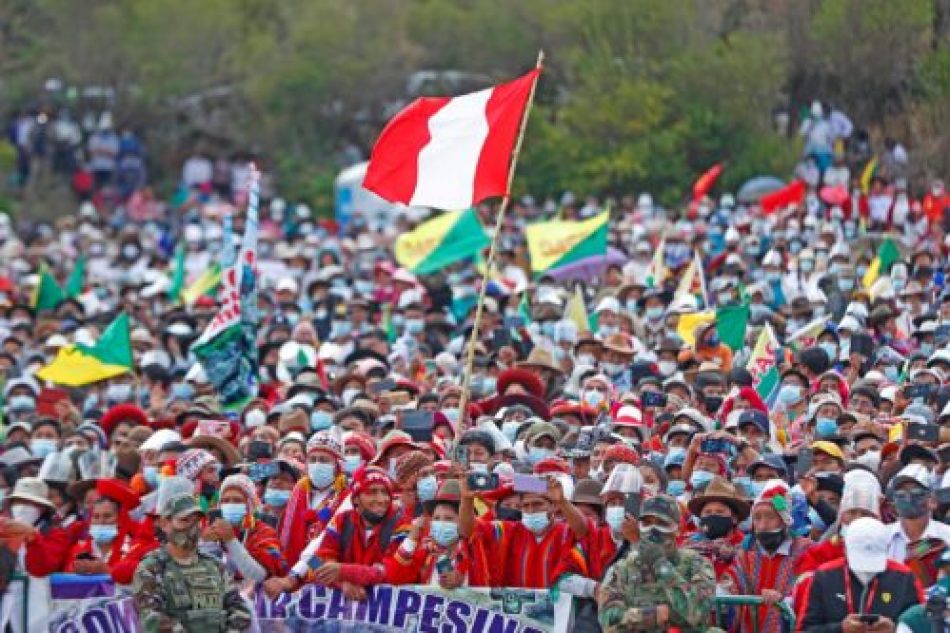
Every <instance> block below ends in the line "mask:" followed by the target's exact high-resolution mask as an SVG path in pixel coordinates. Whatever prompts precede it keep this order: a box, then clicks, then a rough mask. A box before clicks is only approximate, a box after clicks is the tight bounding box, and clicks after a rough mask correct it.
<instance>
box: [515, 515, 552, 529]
mask: <svg viewBox="0 0 950 633" xmlns="http://www.w3.org/2000/svg"><path fill="white" fill-rule="evenodd" d="M550 522H551V519H550V518H548V513H547V512H529V513H522V515H521V523H522V525H524V526H525V527H526V528H528V530H530V531H531V532H534V533H535V534H540V533H541V532H543V531H544V530H546V529H547V527H548V524H549V523H550Z"/></svg>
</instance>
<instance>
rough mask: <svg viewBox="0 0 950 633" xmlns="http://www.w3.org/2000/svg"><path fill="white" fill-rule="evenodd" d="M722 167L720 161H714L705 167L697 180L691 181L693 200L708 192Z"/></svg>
mask: <svg viewBox="0 0 950 633" xmlns="http://www.w3.org/2000/svg"><path fill="white" fill-rule="evenodd" d="M722 169H723V166H722V163H716V164H715V165H713V166H712V167H710V168H709V169H707V170H706V173H704V174H703V175H702V176H700V177H699V180H697V181H696V182H695V183H693V200H699V199H700V198H702V197H703V196H705V195H706V194H707V193H709V190H710V189H712V188H713V185H714V184H716V179H717V178H719V175H720V174H721V173H722Z"/></svg>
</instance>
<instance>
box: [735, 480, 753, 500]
mask: <svg viewBox="0 0 950 633" xmlns="http://www.w3.org/2000/svg"><path fill="white" fill-rule="evenodd" d="M732 483H734V484H735V485H736V487H738V488H739V489H740V491H741V492H742V494H743V495H745V496H746V497H749V496H751V494H750V492H749V490H750V488H751V487H752V486H751V484H752V479H750V478H749V477H746V476H742V477H734V478H733V479H732Z"/></svg>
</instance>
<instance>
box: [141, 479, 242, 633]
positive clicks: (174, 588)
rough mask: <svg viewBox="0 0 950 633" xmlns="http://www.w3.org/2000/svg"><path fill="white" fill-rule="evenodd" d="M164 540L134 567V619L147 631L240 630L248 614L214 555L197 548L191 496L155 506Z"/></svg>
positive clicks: (197, 509) (204, 632)
mask: <svg viewBox="0 0 950 633" xmlns="http://www.w3.org/2000/svg"><path fill="white" fill-rule="evenodd" d="M159 509H160V512H161V515H160V516H161V518H160V523H159V527H161V529H162V530H163V531H164V533H165V535H166V536H167V539H168V540H167V542H166V543H165V544H164V545H163V546H162V547H161V548H159V549H157V550H155V551H154V552H152V553H151V554H149V555H148V556H147V557H145V559H143V560H142V562H141V563H140V564H139V567H138V569H136V570H135V579H134V581H133V583H134V585H133V588H134V593H135V606H136V609H137V610H138V614H139V622H140V623H141V624H142V629H143V630H144V631H145V632H146V633H223V632H227V633H232V632H236V631H245V630H247V628H248V627H249V626H250V624H251V613H250V611H249V610H248V608H247V605H246V604H245V603H244V601H243V600H242V598H241V596H240V595H239V594H238V592H237V589H236V588H235V586H234V583H233V582H232V581H231V579H230V578H229V577H228V575H227V571H226V570H225V568H224V565H222V564H221V563H220V562H219V561H218V560H216V559H215V558H212V557H211V556H208V555H207V554H202V553H201V552H199V551H198V537H199V535H200V532H201V522H200V518H201V514H202V513H201V508H200V507H199V506H198V502H197V500H196V499H195V498H194V496H193V495H190V494H185V495H178V496H176V497H173V498H171V499H168V500H167V502H165V503H164V504H163V505H162V506H160V508H159Z"/></svg>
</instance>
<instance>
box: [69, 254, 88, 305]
mask: <svg viewBox="0 0 950 633" xmlns="http://www.w3.org/2000/svg"><path fill="white" fill-rule="evenodd" d="M85 285H86V256H85V255H83V254H81V253H80V255H79V257H78V258H77V259H76V265H75V266H74V267H73V270H72V272H71V273H69V278H68V279H66V296H67V297H69V298H70V299H72V298H74V297H78V296H79V295H81V294H82V289H83V286H85Z"/></svg>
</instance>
